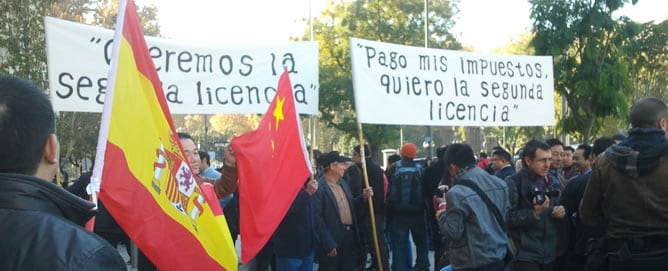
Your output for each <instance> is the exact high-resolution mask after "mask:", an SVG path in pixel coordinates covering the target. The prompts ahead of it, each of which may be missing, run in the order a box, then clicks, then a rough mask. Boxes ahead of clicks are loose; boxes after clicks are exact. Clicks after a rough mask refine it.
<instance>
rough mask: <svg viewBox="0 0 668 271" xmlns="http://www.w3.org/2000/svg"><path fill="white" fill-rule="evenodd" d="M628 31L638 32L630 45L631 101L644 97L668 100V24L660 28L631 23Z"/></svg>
mask: <svg viewBox="0 0 668 271" xmlns="http://www.w3.org/2000/svg"><path fill="white" fill-rule="evenodd" d="M629 27H636V28H638V32H637V33H638V34H637V35H635V36H634V37H632V38H631V39H630V41H629V43H628V45H627V51H628V54H629V57H630V62H631V66H630V68H629V73H630V75H631V78H633V79H632V81H633V89H634V92H633V96H632V100H636V99H637V98H640V97H644V96H655V97H657V98H660V99H663V100H666V99H668V20H665V21H663V22H661V23H659V24H654V22H648V23H644V24H635V23H633V22H630V23H629Z"/></svg>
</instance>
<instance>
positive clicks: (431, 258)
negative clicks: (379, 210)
mask: <svg viewBox="0 0 668 271" xmlns="http://www.w3.org/2000/svg"><path fill="white" fill-rule="evenodd" d="M411 243H412V240H411ZM235 248H236V251H237V257H238V259H239V271H248V270H249V268H248V266H243V265H241V241H240V239H237V243H236V246H235ZM411 248H412V249H413V260H415V246H411ZM117 249H118V253H120V254H121V256H123V259H124V260H125V261H126V262H129V260H130V256H128V253H127V252H126V250H125V246H123V245H119V246H118V248H117ZM368 261H370V260H368ZM429 264H430V266H431V268H433V266H434V252H433V251H429ZM128 270H130V271H136V270H137V268H136V267H134V266H132V265H131V264H128ZM314 270H317V265H316V266H315V268H314ZM387 271H389V270H387Z"/></svg>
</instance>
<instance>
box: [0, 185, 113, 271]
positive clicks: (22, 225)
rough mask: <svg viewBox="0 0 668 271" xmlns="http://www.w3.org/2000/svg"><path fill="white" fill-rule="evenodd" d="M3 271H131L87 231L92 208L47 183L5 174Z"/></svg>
mask: <svg viewBox="0 0 668 271" xmlns="http://www.w3.org/2000/svg"><path fill="white" fill-rule="evenodd" d="M0 183H1V184H2V185H0V221H3V223H0V233H1V234H2V235H1V237H0V239H2V243H1V244H0V270H126V266H125V261H123V258H121V256H120V255H119V254H118V251H117V250H116V249H115V248H113V247H111V246H110V245H109V243H107V241H105V240H104V239H102V238H101V237H99V236H97V235H96V234H94V233H92V232H89V231H87V230H86V229H84V228H83V227H82V226H83V225H84V223H86V221H88V220H89V219H90V218H91V217H92V216H93V215H94V214H95V211H93V210H92V208H93V204H92V203H90V202H87V201H85V200H83V199H80V198H78V197H77V196H75V195H72V194H70V193H69V192H67V191H65V190H63V189H61V188H60V187H57V186H55V185H54V184H51V183H49V182H47V181H44V180H41V179H38V178H35V177H32V176H27V175H20V174H9V173H0Z"/></svg>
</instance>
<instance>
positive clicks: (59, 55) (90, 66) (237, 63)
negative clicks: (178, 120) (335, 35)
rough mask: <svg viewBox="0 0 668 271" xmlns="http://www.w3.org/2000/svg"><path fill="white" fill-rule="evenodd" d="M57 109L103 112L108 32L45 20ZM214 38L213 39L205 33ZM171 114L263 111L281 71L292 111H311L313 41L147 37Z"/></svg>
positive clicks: (314, 78)
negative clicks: (205, 42)
mask: <svg viewBox="0 0 668 271" xmlns="http://www.w3.org/2000/svg"><path fill="white" fill-rule="evenodd" d="M45 27H46V46H47V60H48V61H47V62H48V71H49V89H50V92H51V101H52V102H53V106H54V109H55V110H56V111H75V112H102V104H103V103H104V93H105V90H106V85H107V78H106V77H107V73H108V72H109V62H110V57H111V49H112V48H111V47H112V44H113V35H114V32H113V31H111V30H107V29H102V28H98V27H93V26H89V25H84V24H78V23H73V22H69V21H64V20H60V19H56V18H50V17H46V18H45ZM212 35H213V34H212ZM146 42H147V44H148V47H149V54H150V55H151V57H152V58H153V63H154V64H155V67H156V69H157V70H158V74H159V76H160V80H162V87H163V90H164V92H165V96H166V98H167V101H168V104H169V108H170V111H171V112H172V113H173V114H228V113H239V114H248V113H264V112H265V111H266V110H267V107H268V106H269V104H270V103H271V100H272V99H273V97H274V95H275V94H276V86H277V85H278V78H279V77H280V75H281V73H282V72H283V69H284V67H285V68H287V69H288V71H289V72H290V80H291V82H292V84H293V89H294V92H295V102H297V111H298V112H299V113H302V114H310V115H315V114H318V89H319V84H318V43H317V42H292V43H284V44H278V45H274V44H269V45H262V46H247V47H204V46H198V45H193V44H186V43H180V42H176V41H172V40H167V39H160V38H154V37H146Z"/></svg>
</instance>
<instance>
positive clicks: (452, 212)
mask: <svg viewBox="0 0 668 271" xmlns="http://www.w3.org/2000/svg"><path fill="white" fill-rule="evenodd" d="M444 160H445V162H444V163H445V166H446V168H447V173H446V174H449V177H450V178H452V180H453V181H454V184H455V185H454V186H453V187H452V189H450V190H449V191H448V192H447V193H446V194H445V196H444V197H443V198H440V199H439V201H438V202H437V204H436V203H435V204H436V206H435V207H436V219H438V225H439V227H440V230H441V233H442V234H443V236H445V238H446V239H447V240H448V242H449V245H448V255H449V256H450V264H451V265H452V268H453V269H454V270H476V271H502V270H504V269H505V266H506V263H507V262H509V261H510V259H511V258H512V252H511V251H510V248H509V247H508V236H507V235H506V232H505V231H506V229H505V222H504V221H503V219H504V217H506V214H507V213H508V210H509V209H510V203H509V202H508V187H507V186H506V184H505V183H504V182H503V180H501V179H499V178H498V177H496V176H494V175H490V174H488V173H487V172H486V171H484V170H483V169H481V168H479V167H477V166H476V164H475V157H474V156H473V149H471V146H470V145H468V144H462V143H456V144H452V145H450V146H448V149H447V150H446V151H445V159H444Z"/></svg>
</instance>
